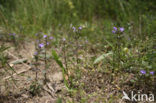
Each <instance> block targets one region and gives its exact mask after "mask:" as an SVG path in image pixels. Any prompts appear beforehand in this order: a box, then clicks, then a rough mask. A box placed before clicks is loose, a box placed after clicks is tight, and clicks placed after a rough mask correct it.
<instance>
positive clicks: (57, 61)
mask: <svg viewBox="0 0 156 103" xmlns="http://www.w3.org/2000/svg"><path fill="white" fill-rule="evenodd" d="M52 56H53V58H54V60H55V61H56V63H57V64H58V65H59V66H60V67H61V69H62V73H63V79H64V82H65V85H66V87H67V88H69V86H68V82H67V80H66V79H65V74H66V71H65V68H64V66H63V63H62V62H61V61H60V60H59V56H58V55H57V53H56V51H55V50H52Z"/></svg>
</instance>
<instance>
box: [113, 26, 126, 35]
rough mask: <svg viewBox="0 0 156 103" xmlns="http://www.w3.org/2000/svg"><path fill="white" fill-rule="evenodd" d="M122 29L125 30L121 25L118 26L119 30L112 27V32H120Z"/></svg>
mask: <svg viewBox="0 0 156 103" xmlns="http://www.w3.org/2000/svg"><path fill="white" fill-rule="evenodd" d="M124 30H125V29H124V28H123V27H120V28H119V30H118V28H117V27H113V30H112V33H113V34H115V33H117V32H118V31H119V32H121V33H122V32H123V31H124Z"/></svg>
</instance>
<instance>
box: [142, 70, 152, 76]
mask: <svg viewBox="0 0 156 103" xmlns="http://www.w3.org/2000/svg"><path fill="white" fill-rule="evenodd" d="M140 73H141V74H143V75H145V74H146V71H145V70H140ZM149 73H150V74H151V75H154V71H150V72H149Z"/></svg>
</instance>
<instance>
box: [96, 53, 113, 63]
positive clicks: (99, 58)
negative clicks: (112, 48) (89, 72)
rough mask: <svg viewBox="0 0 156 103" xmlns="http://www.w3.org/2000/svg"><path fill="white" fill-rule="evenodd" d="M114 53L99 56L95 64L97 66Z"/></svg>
mask: <svg viewBox="0 0 156 103" xmlns="http://www.w3.org/2000/svg"><path fill="white" fill-rule="evenodd" d="M112 54H113V52H109V53H107V54H102V55H101V56H99V57H98V58H97V59H95V61H94V64H97V63H99V62H101V61H102V60H104V59H105V58H106V57H108V56H110V55H112Z"/></svg>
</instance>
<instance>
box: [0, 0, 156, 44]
mask: <svg viewBox="0 0 156 103" xmlns="http://www.w3.org/2000/svg"><path fill="white" fill-rule="evenodd" d="M155 11H156V1H155V0H0V25H1V27H4V28H5V29H7V32H15V33H17V34H21V35H22V36H26V37H29V36H30V37H32V36H33V35H34V34H35V33H37V32H44V33H49V32H50V33H52V34H57V35H59V34H61V35H63V33H68V31H69V29H70V25H71V24H73V25H74V26H76V25H79V26H80V25H85V26H87V30H86V32H85V33H84V34H85V35H87V36H88V38H90V39H91V40H92V41H95V39H98V40H99V41H100V39H101V38H103V37H104V36H106V35H110V33H111V29H112V27H113V26H118V27H120V26H122V27H124V28H126V30H127V32H128V30H130V29H132V27H133V31H134V32H133V34H134V35H139V38H140V37H141V38H142V39H144V37H146V36H151V35H152V36H153V35H155V28H156V12H155ZM102 40H103V39H101V41H102Z"/></svg>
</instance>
